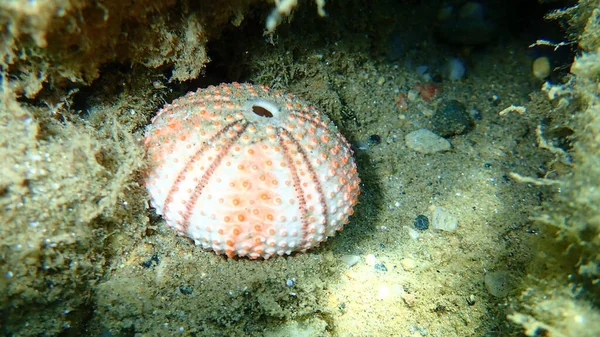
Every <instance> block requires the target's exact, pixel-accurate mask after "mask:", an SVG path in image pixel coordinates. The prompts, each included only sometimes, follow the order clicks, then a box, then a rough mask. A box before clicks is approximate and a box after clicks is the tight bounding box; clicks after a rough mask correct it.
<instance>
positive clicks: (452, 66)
mask: <svg viewBox="0 0 600 337" xmlns="http://www.w3.org/2000/svg"><path fill="white" fill-rule="evenodd" d="M464 76H465V64H464V63H463V62H462V61H461V60H460V59H459V58H456V57H451V58H449V59H448V62H447V63H446V65H445V66H444V77H446V78H447V79H449V80H450V81H452V82H456V81H458V80H460V79H461V78H463V77H464Z"/></svg>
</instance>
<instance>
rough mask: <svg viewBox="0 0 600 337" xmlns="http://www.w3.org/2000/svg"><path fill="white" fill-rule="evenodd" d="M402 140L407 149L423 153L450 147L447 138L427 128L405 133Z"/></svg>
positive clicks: (446, 149)
mask: <svg viewBox="0 0 600 337" xmlns="http://www.w3.org/2000/svg"><path fill="white" fill-rule="evenodd" d="M404 140H405V141H406V146H407V147H408V148H409V149H411V150H414V151H417V152H420V153H425V154H430V153H436V152H441V151H448V150H450V148H451V147H452V145H451V144H450V142H449V141H448V140H447V139H444V138H442V137H440V136H438V135H436V134H435V133H433V132H431V131H429V130H427V129H419V130H416V131H413V132H411V133H409V134H407V135H406V137H405V138H404Z"/></svg>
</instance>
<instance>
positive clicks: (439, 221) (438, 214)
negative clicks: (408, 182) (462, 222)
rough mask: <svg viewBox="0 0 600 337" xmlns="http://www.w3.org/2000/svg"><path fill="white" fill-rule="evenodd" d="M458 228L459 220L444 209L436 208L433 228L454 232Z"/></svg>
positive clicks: (432, 223) (432, 222)
mask: <svg viewBox="0 0 600 337" xmlns="http://www.w3.org/2000/svg"><path fill="white" fill-rule="evenodd" d="M456 227H458V219H457V218H456V217H455V216H454V215H452V214H450V212H448V211H446V210H445V209H444V208H443V207H435V208H434V210H433V216H432V221H431V228H433V229H437V230H442V231H447V232H453V231H455V230H456Z"/></svg>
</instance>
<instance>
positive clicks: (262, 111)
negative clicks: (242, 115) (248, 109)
mask: <svg viewBox="0 0 600 337" xmlns="http://www.w3.org/2000/svg"><path fill="white" fill-rule="evenodd" d="M252 112H254V113H255V114H257V115H259V116H261V117H267V118H271V117H273V114H272V113H271V111H269V109H267V108H265V107H262V106H260V105H253V106H252Z"/></svg>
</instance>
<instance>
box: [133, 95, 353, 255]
mask: <svg viewBox="0 0 600 337" xmlns="http://www.w3.org/2000/svg"><path fill="white" fill-rule="evenodd" d="M145 146H146V149H147V157H148V160H149V161H150V164H151V168H150V169H149V171H148V172H147V176H146V181H145V183H146V188H147V189H148V191H149V193H150V197H151V201H150V202H151V205H152V206H153V207H154V208H155V209H156V212H157V213H158V214H160V215H162V216H163V218H164V219H165V221H166V223H167V226H169V227H172V228H174V229H175V230H177V231H178V232H179V233H181V234H182V235H186V236H188V237H190V238H191V239H193V240H194V242H195V243H196V244H199V245H201V246H202V247H203V248H205V249H212V250H214V251H215V252H217V253H219V254H226V255H227V256H229V257H233V256H247V257H249V258H259V257H262V258H265V259H266V258H269V257H270V256H272V255H286V254H291V253H292V252H295V251H300V252H303V251H306V250H307V249H309V248H312V247H315V246H317V245H319V243H321V242H323V241H325V240H326V239H327V237H330V236H333V235H334V234H335V232H336V231H338V230H341V229H342V227H343V225H344V224H346V223H347V222H348V218H349V216H350V215H351V214H352V213H353V207H354V205H355V204H356V203H357V198H358V195H359V193H360V190H359V183H360V179H359V178H358V174H357V170H356V164H355V162H354V159H353V158H352V150H351V149H350V146H349V144H348V142H347V141H346V139H345V138H344V137H343V136H342V135H341V134H340V133H339V132H338V130H337V128H336V127H335V125H334V124H333V123H332V122H331V121H330V120H329V118H328V117H327V116H325V115H324V114H322V113H321V112H319V111H318V110H317V109H316V108H315V107H313V106H308V105H306V104H305V103H304V102H303V101H301V100H299V99H298V98H296V97H295V96H294V95H292V94H287V95H286V94H283V93H281V92H274V91H271V90H269V88H267V87H265V86H260V85H252V84H246V83H243V84H239V83H232V84H221V85H219V86H216V87H214V86H210V87H208V88H206V89H199V90H198V91H196V92H189V93H188V94H186V95H185V96H183V97H181V98H178V99H176V100H174V101H173V102H172V103H171V104H167V105H165V106H164V107H163V108H162V109H161V110H160V111H159V112H158V113H157V115H156V116H155V117H154V118H153V119H152V124H151V125H149V126H148V128H147V130H146V137H145Z"/></svg>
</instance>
